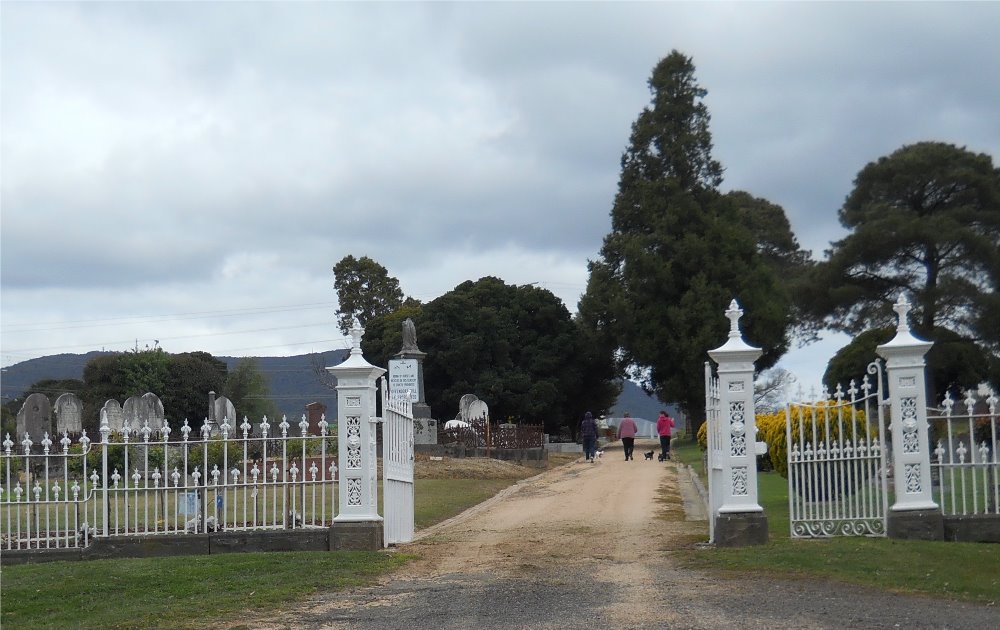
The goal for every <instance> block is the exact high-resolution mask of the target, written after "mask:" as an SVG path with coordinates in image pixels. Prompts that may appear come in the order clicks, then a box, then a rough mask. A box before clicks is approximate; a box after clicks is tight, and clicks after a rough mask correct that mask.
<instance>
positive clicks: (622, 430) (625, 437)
mask: <svg viewBox="0 0 1000 630" xmlns="http://www.w3.org/2000/svg"><path fill="white" fill-rule="evenodd" d="M638 431H639V427H637V426H635V420H633V419H632V416H630V415H629V413H628V412H627V411H626V412H625V417H624V418H622V423H621V424H619V425H618V439H620V440H621V441H622V447H623V448H624V449H625V461H628V460H630V459H632V460H634V458H633V457H632V450H633V449H634V448H635V434H636V433H637V432H638Z"/></svg>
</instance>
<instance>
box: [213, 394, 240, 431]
mask: <svg viewBox="0 0 1000 630" xmlns="http://www.w3.org/2000/svg"><path fill="white" fill-rule="evenodd" d="M213 412H214V414H215V415H214V416H213V417H214V418H215V425H214V426H213V427H212V430H213V435H214V434H215V432H216V431H218V432H219V433H221V431H222V430H221V429H219V427H221V426H222V421H223V420H226V421H228V422H229V435H230V436H232V435H233V433H234V431H235V430H236V427H237V426H238V425H239V424H240V423H239V422H237V421H236V407H234V406H233V402H232V401H231V400H229V399H228V398H226V397H225V396H219V397H218V398H216V399H215V409H214V410H213Z"/></svg>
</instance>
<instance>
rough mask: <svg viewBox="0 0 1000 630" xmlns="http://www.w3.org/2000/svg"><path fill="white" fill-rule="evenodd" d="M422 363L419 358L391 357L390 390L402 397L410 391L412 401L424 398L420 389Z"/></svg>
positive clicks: (391, 393)
mask: <svg viewBox="0 0 1000 630" xmlns="http://www.w3.org/2000/svg"><path fill="white" fill-rule="evenodd" d="M419 369H420V363H419V362H418V361H417V359H389V392H390V395H392V396H393V397H401V396H403V395H404V394H406V392H410V395H411V396H412V398H410V400H411V401H412V402H417V401H419V400H421V399H422V398H423V392H422V391H420V373H419Z"/></svg>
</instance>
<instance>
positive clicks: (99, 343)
mask: <svg viewBox="0 0 1000 630" xmlns="http://www.w3.org/2000/svg"><path fill="white" fill-rule="evenodd" d="M330 325H331V323H330V322H329V321H323V322H315V323H312V324H299V325H297V326H275V327H271V328H254V329H250V330H231V331H229V332H214V333H201V334H197V335H178V336H175V337H160V338H159V339H158V340H155V339H152V338H145V339H140V340H136V339H125V340H119V341H94V342H88V343H78V344H61V345H58V346H47V347H37V348H18V349H16V350H6V349H5V350H4V353H5V354H6V353H10V354H19V353H30V352H39V351H42V350H60V349H63V348H83V347H93V346H114V345H119V344H132V343H135V342H138V341H176V340H178V339H197V338H202V337H222V336H224V335H245V334H249V333H258V332H273V331H275V330H292V329H294V328H315V327H317V326H326V327H330ZM302 343H311V342H308V341H305V342H302ZM276 345H278V346H283V345H292V344H276ZM257 347H267V346H257ZM272 347H273V346H272Z"/></svg>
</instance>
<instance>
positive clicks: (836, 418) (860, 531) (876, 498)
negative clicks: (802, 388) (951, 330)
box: [772, 361, 888, 538]
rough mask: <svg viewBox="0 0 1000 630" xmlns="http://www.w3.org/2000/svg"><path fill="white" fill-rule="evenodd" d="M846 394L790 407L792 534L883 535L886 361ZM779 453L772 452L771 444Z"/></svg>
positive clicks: (787, 412) (877, 363) (871, 367)
mask: <svg viewBox="0 0 1000 630" xmlns="http://www.w3.org/2000/svg"><path fill="white" fill-rule="evenodd" d="M868 373H869V374H871V375H873V376H874V377H875V383H874V384H873V383H872V382H871V381H870V380H869V378H868V375H865V376H864V378H863V380H862V382H861V386H860V388H858V387H856V386H855V381H851V384H850V387H849V388H848V390H847V392H846V394H847V397H846V398H845V396H844V392H843V391H842V389H841V387H840V386H839V385H838V386H837V391H836V393H835V395H834V400H828V399H829V396H827V395H823V396H822V397H821V400H819V401H813V402H803V403H798V404H790V405H787V406H786V407H785V418H784V419H785V427H784V428H785V436H784V437H785V445H786V449H787V466H788V472H787V474H788V517H789V525H790V529H791V537H792V538H822V537H828V536H836V535H845V536H885V534H886V514H887V511H888V475H887V468H886V458H885V452H886V448H885V422H884V413H883V411H884V409H885V406H886V404H887V402H888V401H886V400H882V399H881V398H880V393H879V390H880V386H879V385H880V384H881V383H882V382H883V380H884V379H883V371H882V363H881V361H875V362H873V363H871V364H870V365H869V366H868ZM772 452H773V451H772Z"/></svg>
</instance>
